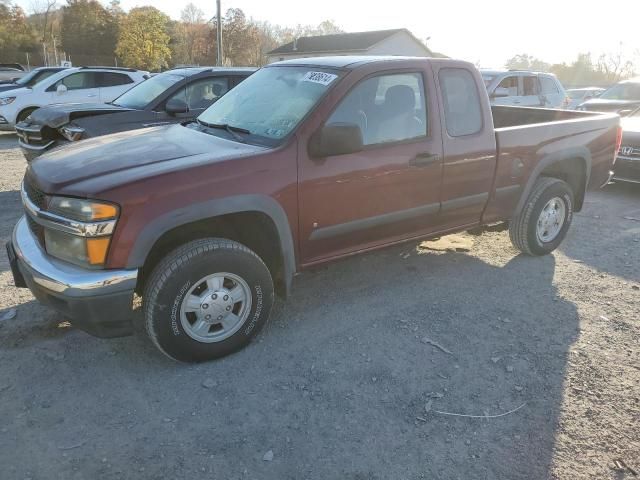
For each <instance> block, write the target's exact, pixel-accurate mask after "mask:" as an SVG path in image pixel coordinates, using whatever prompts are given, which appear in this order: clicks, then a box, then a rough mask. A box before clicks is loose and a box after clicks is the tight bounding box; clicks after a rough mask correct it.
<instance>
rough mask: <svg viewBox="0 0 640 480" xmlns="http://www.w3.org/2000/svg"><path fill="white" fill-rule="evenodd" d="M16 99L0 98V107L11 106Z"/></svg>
mask: <svg viewBox="0 0 640 480" xmlns="http://www.w3.org/2000/svg"><path fill="white" fill-rule="evenodd" d="M15 99H16V97H4V98H0V106H2V105H9V104H10V103H13V101H14V100H15Z"/></svg>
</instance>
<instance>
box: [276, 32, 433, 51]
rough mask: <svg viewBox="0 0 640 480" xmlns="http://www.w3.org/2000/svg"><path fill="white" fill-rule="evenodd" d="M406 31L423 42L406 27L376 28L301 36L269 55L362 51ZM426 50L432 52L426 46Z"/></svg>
mask: <svg viewBox="0 0 640 480" xmlns="http://www.w3.org/2000/svg"><path fill="white" fill-rule="evenodd" d="M399 32H404V33H406V34H408V35H410V36H411V37H413V38H414V39H415V40H416V42H418V43H420V44H422V42H420V40H418V39H417V38H415V37H414V36H413V34H412V33H411V32H410V31H409V30H407V29H406V28H394V29H392V30H375V31H371V32H354V33H336V34H333V35H320V36H317V37H300V38H297V39H296V40H294V41H293V42H289V43H286V44H284V45H281V46H279V47H278V48H276V49H274V50H271V51H270V52H268V54H267V55H278V54H291V53H320V52H361V51H366V50H368V49H369V48H371V47H373V46H374V45H376V44H377V43H380V42H381V41H383V40H385V39H387V38H389V37H391V36H392V35H395V34H396V33H399ZM424 49H425V51H426V52H428V53H431V52H430V50H429V49H428V48H427V47H426V46H425V47H424Z"/></svg>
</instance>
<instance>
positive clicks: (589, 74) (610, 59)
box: [505, 45, 640, 87]
mask: <svg viewBox="0 0 640 480" xmlns="http://www.w3.org/2000/svg"><path fill="white" fill-rule="evenodd" d="M638 60H640V50H636V51H626V50H625V49H624V46H623V45H620V46H619V48H618V49H617V50H616V51H614V52H609V53H604V54H601V55H600V56H598V57H597V58H596V59H595V60H594V58H593V56H592V55H591V54H590V53H580V54H578V56H577V58H576V59H575V60H574V61H573V62H569V63H556V64H551V63H547V62H545V61H543V60H540V59H539V58H536V57H534V56H532V55H528V54H526V53H523V54H520V55H515V56H514V57H512V58H510V59H509V60H507V62H506V64H505V67H506V68H509V69H514V70H533V71H538V72H550V73H553V74H555V75H556V76H557V77H558V79H559V80H560V81H561V82H562V83H563V84H564V85H567V86H585V87H586V86H607V85H611V84H613V83H616V82H619V81H620V80H623V79H627V78H630V77H633V76H635V75H636V70H637V69H636V67H638V66H640V65H639V64H638Z"/></svg>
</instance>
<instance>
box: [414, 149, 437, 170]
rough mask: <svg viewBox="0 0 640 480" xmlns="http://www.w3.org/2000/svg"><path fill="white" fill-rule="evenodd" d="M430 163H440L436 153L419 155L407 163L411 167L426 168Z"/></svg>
mask: <svg viewBox="0 0 640 480" xmlns="http://www.w3.org/2000/svg"><path fill="white" fill-rule="evenodd" d="M432 163H440V155H438V154H437V153H428V152H425V153H419V154H418V155H416V156H415V158H413V159H411V160H410V161H409V165H411V166H412V167H426V166H428V165H431V164H432Z"/></svg>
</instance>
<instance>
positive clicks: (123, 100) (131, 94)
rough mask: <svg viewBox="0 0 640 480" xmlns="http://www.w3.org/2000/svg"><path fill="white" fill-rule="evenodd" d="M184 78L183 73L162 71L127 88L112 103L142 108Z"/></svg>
mask: <svg viewBox="0 0 640 480" xmlns="http://www.w3.org/2000/svg"><path fill="white" fill-rule="evenodd" d="M184 78H185V77H183V76H182V75H177V74H175V73H161V74H160V75H156V76H154V77H151V78H150V79H148V80H145V81H144V82H142V83H139V84H138V85H136V86H135V87H133V88H131V89H130V90H127V91H126V92H125V93H123V94H122V95H120V96H119V97H118V98H116V99H115V100H114V101H113V102H112V103H113V104H114V105H117V106H119V107H125V108H132V109H134V110H142V109H143V108H145V107H146V106H147V105H149V103H151V101H152V100H153V99H154V98H157V97H158V95H160V94H162V93H163V92H165V91H166V90H167V89H168V88H169V87H171V86H172V85H175V84H176V83H178V82H179V81H181V80H184Z"/></svg>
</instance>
